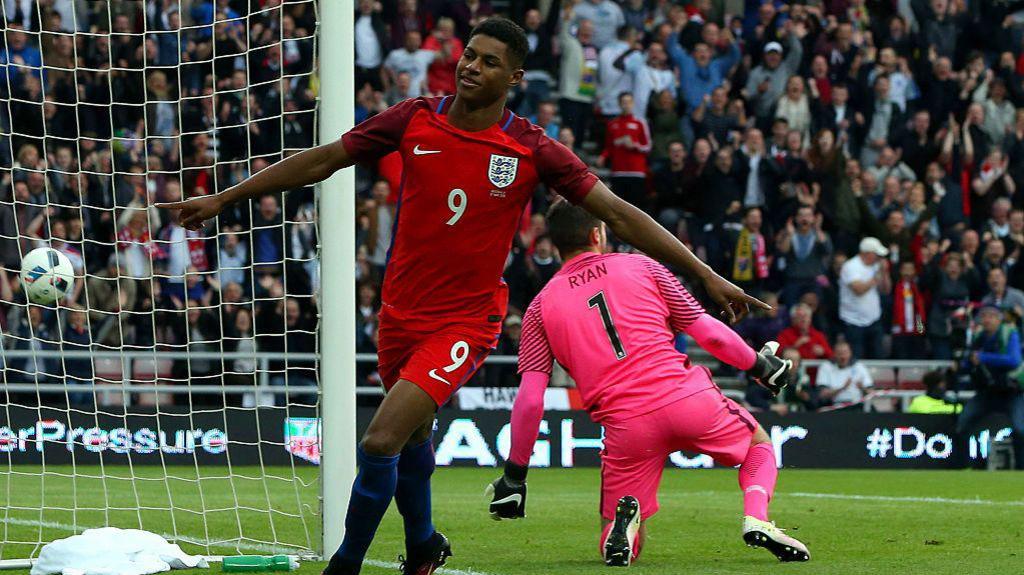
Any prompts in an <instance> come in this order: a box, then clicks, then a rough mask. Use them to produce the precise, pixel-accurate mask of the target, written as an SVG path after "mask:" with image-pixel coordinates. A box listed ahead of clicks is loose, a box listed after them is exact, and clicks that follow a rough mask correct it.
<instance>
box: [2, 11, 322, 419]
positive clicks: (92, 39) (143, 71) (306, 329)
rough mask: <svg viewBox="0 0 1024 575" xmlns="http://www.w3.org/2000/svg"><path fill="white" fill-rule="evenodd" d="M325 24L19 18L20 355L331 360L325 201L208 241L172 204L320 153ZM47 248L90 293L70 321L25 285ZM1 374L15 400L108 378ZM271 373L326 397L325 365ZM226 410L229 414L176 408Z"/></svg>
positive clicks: (9, 59)
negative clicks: (28, 293) (39, 389)
mask: <svg viewBox="0 0 1024 575" xmlns="http://www.w3.org/2000/svg"><path fill="white" fill-rule="evenodd" d="M314 8H315V6H314V2H312V1H310V0H305V1H287V2H284V1H282V0H264V1H261V2H248V1H246V0H215V1H213V0H207V1H202V0H183V1H178V0H148V1H146V2H82V1H72V0H5V1H4V2H2V9H3V12H4V19H5V24H6V25H5V32H4V34H5V42H4V44H3V46H2V47H0V67H2V70H3V81H2V82H0V98H2V101H3V102H4V104H3V105H2V106H0V133H2V134H3V137H2V138H0V169H2V173H0V177H2V182H0V262H2V264H3V268H4V270H3V272H2V273H3V277H2V278H0V279H2V281H0V296H2V297H0V312H2V313H0V328H2V331H3V333H4V335H5V338H4V342H3V345H4V347H5V348H7V349H15V350H17V349H42V350H48V349H51V350H52V349H65V350H68V349H72V350H74V349H88V348H89V347H90V346H91V347H93V348H94V349H99V350H119V349H124V350H128V351H132V350H136V351H144V350H154V349H155V350H160V351H192V352H194V351H216V352H220V351H241V352H249V351H279V352H284V351H293V352H295V351H300V352H310V351H313V350H315V349H316V331H315V329H316V315H317V311H316V299H315V294H316V290H317V287H318V285H317V284H318V273H317V264H316V259H315V258H316V245H317V239H316V229H315V225H314V203H313V199H314V197H313V191H312V189H305V190H294V191H291V192H288V193H286V194H284V195H283V196H265V197H263V198H261V199H259V200H258V201H257V202H253V203H252V205H251V206H250V205H237V206H234V207H233V208H231V209H229V210H228V211H226V212H225V213H224V214H223V215H222V216H221V217H220V218H218V220H217V221H216V222H209V223H208V224H207V225H206V227H205V228H204V229H202V230H199V231H189V230H185V229H184V228H183V227H181V226H180V225H179V224H178V222H177V221H176V213H172V212H169V211H167V210H161V209H158V208H156V207H155V206H154V204H155V203H157V202H161V201H175V200H180V199H187V198H192V197H197V196H201V195H206V194H213V193H217V192H220V191H223V190H224V189H226V188H228V187H229V186H231V185H233V184H235V183H238V182H239V181H241V180H242V179H244V178H246V177H248V176H249V175H250V174H252V173H254V172H256V171H259V170H260V169H263V168H265V167H266V166H268V165H270V164H271V163H273V162H276V161H278V160H280V159H282V158H283V157H284V156H285V155H287V154H289V153H294V152H295V151H298V150H301V149H304V148H307V147H309V146H311V145H313V144H314V127H315V102H316V89H317V86H316V74H315V61H314V57H315V54H314V34H315V32H316V13H315V10H314ZM43 245H49V246H51V247H53V248H55V249H58V250H60V251H62V252H64V253H65V254H66V255H67V256H68V257H69V258H70V259H71V261H72V263H73V265H74V267H75V271H76V275H78V276H79V279H78V280H77V281H76V282H75V285H74V286H73V288H72V289H71V290H70V292H69V293H68V296H67V298H66V299H65V301H63V302H62V303H63V304H64V306H66V307H67V308H68V309H67V311H66V312H64V311H62V312H61V313H60V314H58V313H55V312H54V311H53V310H52V309H47V308H41V307H35V306H26V305H25V298H24V294H23V293H22V290H21V282H20V281H19V280H18V275H17V271H18V270H19V269H20V257H21V255H22V254H24V253H26V252H28V251H29V250H31V249H33V248H35V247H39V246H43ZM3 367H4V368H5V371H4V374H5V377H6V381H8V382H11V383H15V382H25V381H29V382H40V383H53V382H59V381H61V378H63V377H66V378H67V380H68V381H69V382H71V383H75V382H77V381H89V380H91V379H93V377H94V375H101V374H97V373H94V369H99V368H97V367H95V366H94V364H93V363H92V362H90V361H88V360H71V359H65V360H63V361H61V360H57V359H54V358H53V356H46V355H41V356H39V358H30V359H12V360H9V361H8V362H7V363H6V365H4V366H3ZM268 367H269V370H270V377H269V380H270V382H271V383H272V384H282V385H283V384H285V383H287V385H289V386H308V385H315V377H316V374H315V372H314V370H313V364H312V362H305V361H297V360H293V361H289V362H287V364H286V363H285V362H283V361H279V362H271V364H270V365H269V366H268ZM256 369H257V365H256V364H255V363H254V362H253V361H251V360H237V361H235V360H224V361H221V360H207V359H192V360H188V361H183V360H179V361H175V362H174V363H173V365H172V367H171V368H170V373H160V374H159V375H158V376H159V377H161V379H163V378H167V379H170V380H172V381H179V382H186V381H188V382H190V383H191V384H192V385H197V386H198V385H203V384H205V383H214V382H216V383H220V382H221V381H225V382H227V383H235V384H244V383H246V382H248V383H250V384H251V383H253V382H254V381H255V379H254V377H255V374H256ZM115 375H116V374H115ZM149 379H150V381H152V376H151V377H150V378H149ZM72 389H73V388H72ZM306 392H307V393H308V388H307V389H306ZM71 396H72V397H71V399H72V401H73V402H78V401H85V400H87V399H90V398H91V394H78V393H74V392H73V393H72V394H71ZM239 397H240V396H239ZM211 400H214V401H216V400H219V398H217V397H216V396H203V395H196V396H195V397H194V398H188V397H180V398H178V399H177V401H179V402H189V401H192V402H193V403H202V402H204V401H211ZM252 400H253V398H248V399H247V401H252Z"/></svg>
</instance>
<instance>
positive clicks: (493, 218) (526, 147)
mask: <svg viewBox="0 0 1024 575" xmlns="http://www.w3.org/2000/svg"><path fill="white" fill-rule="evenodd" d="M452 101H453V98H452V97H451V96H446V97H444V98H416V99H413V100H406V101H404V102H401V103H399V104H397V105H395V106H392V107H391V108H389V109H387V110H385V111H384V112H381V113H380V114H377V115H376V116H374V117H372V118H369V119H367V120H366V121H364V122H363V123H361V124H359V125H358V126H356V127H355V128H354V129H353V130H352V131H350V132H348V133H347V134H345V135H344V136H343V137H342V142H343V144H344V146H345V150H346V151H347V152H348V153H349V155H350V156H352V158H353V159H355V160H356V161H357V162H360V163H372V162H373V161H375V160H377V159H378V158H380V157H381V156H383V155H385V154H388V153H390V152H392V151H395V150H397V151H398V152H399V153H400V154H401V156H402V164H403V170H402V184H401V185H400V186H399V191H398V207H397V214H396V216H395V231H394V234H393V235H392V244H391V250H390V252H389V258H388V264H387V269H386V271H385V274H384V287H383V290H382V293H381V299H382V300H383V304H384V306H385V311H386V313H388V314H389V315H390V316H391V317H393V318H394V319H397V320H399V321H402V322H403V323H404V324H405V325H406V326H407V327H409V328H412V329H415V328H416V327H417V326H423V327H429V326H431V325H436V324H438V323H451V322H471V323H476V322H481V321H482V322H495V321H501V317H502V316H504V313H505V308H506V305H507V300H508V297H507V288H506V287H505V284H504V282H503V281H502V279H501V274H502V271H503V269H504V267H505V260H506V258H507V257H508V253H509V250H510V249H511V248H512V237H513V234H514V233H515V231H516V229H517V225H518V223H519V218H520V215H521V214H522V212H523V209H524V207H525V206H526V204H527V202H529V200H530V198H531V197H533V192H534V190H535V189H536V187H537V185H538V183H539V182H544V183H545V184H547V185H548V186H549V187H551V188H552V189H554V190H555V191H557V192H558V193H560V194H562V195H563V196H565V197H566V199H568V200H569V201H572V202H574V203H578V202H580V201H582V200H583V198H584V197H585V196H586V195H587V193H588V192H589V191H590V189H591V188H592V187H593V186H594V184H595V183H596V182H597V178H596V177H595V176H594V175H593V174H591V173H590V172H589V171H588V170H587V167H586V165H585V164H584V163H583V162H581V161H580V160H579V158H577V157H576V155H575V154H573V153H572V152H571V151H570V150H569V149H568V148H566V147H565V146H563V145H561V144H559V143H558V142H556V141H554V140H552V139H551V138H549V137H547V136H546V135H545V134H544V130H542V129H541V128H539V127H537V126H535V125H533V124H532V123H530V122H529V121H528V120H525V119H523V118H520V117H518V116H516V115H515V114H513V113H511V112H510V111H508V110H506V111H505V113H504V114H503V116H502V119H501V121H499V122H498V123H497V124H495V125H493V126H491V127H490V128H487V129H486V130H481V131H478V132H467V131H464V130H460V129H458V128H456V127H454V126H452V125H451V124H449V123H448V120H447V116H446V111H447V109H448V107H449V106H451V102H452ZM496 316H497V317H496Z"/></svg>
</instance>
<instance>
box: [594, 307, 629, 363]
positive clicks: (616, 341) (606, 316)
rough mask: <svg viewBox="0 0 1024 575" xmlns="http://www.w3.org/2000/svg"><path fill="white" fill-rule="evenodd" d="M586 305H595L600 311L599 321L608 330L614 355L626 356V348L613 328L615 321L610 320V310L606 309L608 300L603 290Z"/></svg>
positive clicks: (618, 356) (618, 357)
mask: <svg viewBox="0 0 1024 575" xmlns="http://www.w3.org/2000/svg"><path fill="white" fill-rule="evenodd" d="M587 306H588V307H590V308H591V309H593V308H594V307H596V308H597V309H598V311H600V312H601V321H602V322H603V323H604V330H605V331H606V332H608V340H609V341H610V342H611V343H612V349H613V350H615V357H616V358H617V359H622V358H624V357H626V348H625V347H623V345H622V339H620V338H619V332H618V331H617V330H616V329H615V321H613V320H612V312H611V310H610V309H608V301H607V300H605V298H604V292H603V291H599V292H597V293H596V294H594V296H593V297H592V298H590V299H589V300H587Z"/></svg>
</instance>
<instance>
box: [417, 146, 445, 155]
mask: <svg viewBox="0 0 1024 575" xmlns="http://www.w3.org/2000/svg"><path fill="white" fill-rule="evenodd" d="M412 153H413V154H415V155H417V156H425V155H427V154H440V153H441V150H421V149H420V145H419V144H416V147H415V148H413V149H412Z"/></svg>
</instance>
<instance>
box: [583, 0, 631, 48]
mask: <svg viewBox="0 0 1024 575" xmlns="http://www.w3.org/2000/svg"><path fill="white" fill-rule="evenodd" d="M573 11H574V13H575V15H576V18H575V20H574V21H573V23H574V24H577V25H579V23H580V20H590V21H591V22H593V23H594V45H595V46H597V47H598V48H604V47H605V46H607V45H608V44H611V43H612V42H614V41H615V33H616V31H618V29H619V27H620V26H623V25H625V24H626V17H625V16H623V15H622V8H620V7H619V5H618V4H616V3H615V2H612V0H598V1H597V2H594V1H593V0H588V1H586V2H580V3H579V4H576V6H575V7H574V8H573Z"/></svg>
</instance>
